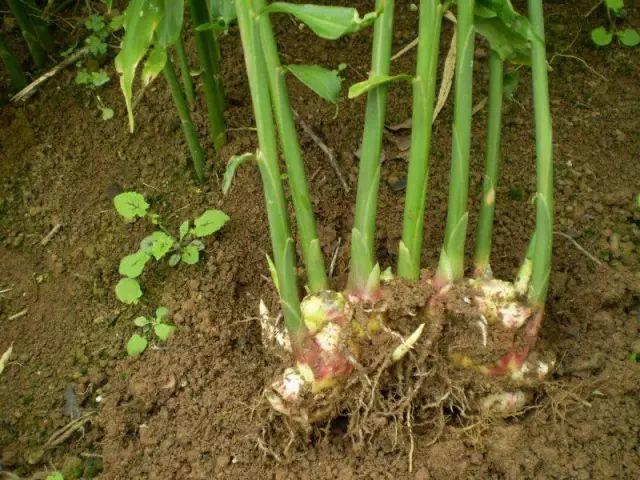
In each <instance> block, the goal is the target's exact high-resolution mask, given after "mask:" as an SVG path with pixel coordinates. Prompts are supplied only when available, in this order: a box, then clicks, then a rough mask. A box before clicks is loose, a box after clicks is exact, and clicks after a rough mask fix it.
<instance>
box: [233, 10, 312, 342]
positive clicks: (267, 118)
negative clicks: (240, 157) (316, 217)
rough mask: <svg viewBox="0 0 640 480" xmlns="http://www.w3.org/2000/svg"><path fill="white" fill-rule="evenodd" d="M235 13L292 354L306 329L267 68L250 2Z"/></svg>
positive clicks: (274, 256) (254, 13)
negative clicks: (299, 294)
mask: <svg viewBox="0 0 640 480" xmlns="http://www.w3.org/2000/svg"><path fill="white" fill-rule="evenodd" d="M236 12H237V15H238V26H239V28H240V36H241V39H242V47H243V50H244V58H245V63H246V68H247V76H248V78H249V88H250V90H251V100H252V103H253V111H254V115H255V119H256V128H257V130H258V142H259V150H258V152H257V161H258V167H259V169H260V176H261V177H262V184H263V188H264V196H265V201H266V206H267V217H268V219H269V230H270V232H271V244H272V247H273V259H274V264H275V268H276V275H277V278H278V289H279V293H280V299H281V301H282V306H283V315H284V320H285V325H286V327H287V330H288V332H289V336H290V338H291V344H292V346H293V349H294V353H295V351H296V350H299V349H300V348H301V346H302V342H303V339H304V334H305V332H306V327H305V325H304V323H303V322H302V317H301V314H300V298H299V296H298V286H297V279H296V268H295V249H294V247H293V240H292V238H291V230H290V227H289V217H288V213H287V204H286V200H285V196H284V190H283V187H282V179H281V175H280V168H279V166H278V147H277V143H276V132H275V128H274V124H273V114H272V110H271V98H270V94H269V85H268V82H266V81H265V79H266V78H268V72H267V66H266V64H265V61H264V56H263V52H262V41H261V38H260V36H259V32H258V31H257V28H256V18H255V15H256V11H255V10H254V8H253V5H252V2H251V0H236Z"/></svg>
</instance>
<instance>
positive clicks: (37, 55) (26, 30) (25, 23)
mask: <svg viewBox="0 0 640 480" xmlns="http://www.w3.org/2000/svg"><path fill="white" fill-rule="evenodd" d="M7 5H9V9H11V12H12V13H13V16H14V17H15V19H16V23H17V24H18V27H20V31H21V32H22V36H23V37H24V39H25V41H26V42H27V46H28V47H29V53H31V57H32V58H33V63H34V64H35V66H36V68H42V67H43V66H44V64H45V63H46V61H47V54H46V52H45V50H44V46H43V45H42V44H41V42H40V40H39V38H38V33H37V32H36V28H35V26H34V24H33V21H32V19H31V17H30V16H29V14H28V12H27V11H26V9H25V5H24V4H23V3H22V2H21V0H7Z"/></svg>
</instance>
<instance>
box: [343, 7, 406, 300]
mask: <svg viewBox="0 0 640 480" xmlns="http://www.w3.org/2000/svg"><path fill="white" fill-rule="evenodd" d="M394 4H395V2H394V0H376V10H378V11H381V12H382V13H381V14H380V15H379V16H378V18H377V19H376V21H375V24H374V27H373V50H372V55H371V57H372V58H371V73H370V74H371V75H372V76H374V75H388V74H389V66H390V63H391V40H392V37H393V14H394V11H393V10H394ZM387 94H388V86H387V85H380V86H378V87H375V88H374V89H372V90H371V91H370V92H369V93H368V95H367V108H366V113H365V121H364V134H363V138H362V148H361V155H360V167H359V173H358V187H357V193H356V208H355V216H354V221H353V230H352V232H351V265H350V272H349V282H348V286H347V288H348V290H349V291H350V292H351V293H352V294H355V295H359V296H364V297H366V296H369V295H371V294H372V293H374V292H371V291H368V290H370V288H371V287H370V286H368V283H369V282H368V280H369V277H370V276H371V273H372V272H373V270H374V266H375V263H376V261H375V251H374V250H375V229H376V210H377V202H378V186H379V183H380V153H381V150H382V135H383V133H384V119H385V113H386V107H387Z"/></svg>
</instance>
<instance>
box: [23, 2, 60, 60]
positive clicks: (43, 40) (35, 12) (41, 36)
mask: <svg viewBox="0 0 640 480" xmlns="http://www.w3.org/2000/svg"><path fill="white" fill-rule="evenodd" d="M20 1H22V3H23V4H24V7H25V11H26V12H27V14H28V15H29V17H30V18H31V21H32V23H33V28H34V29H35V32H36V35H37V36H38V42H39V43H40V46H41V47H42V48H43V49H44V50H45V51H46V52H50V51H51V50H53V46H54V45H53V39H52V38H51V34H50V33H49V25H48V22H47V20H46V19H45V18H44V16H43V11H42V10H41V9H40V8H39V7H38V5H37V4H36V2H35V0H20Z"/></svg>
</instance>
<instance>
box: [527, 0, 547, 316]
mask: <svg viewBox="0 0 640 480" xmlns="http://www.w3.org/2000/svg"><path fill="white" fill-rule="evenodd" d="M529 20H530V22H531V28H532V29H533V38H532V41H531V43H532V46H531V69H532V74H533V103H534V112H535V127H536V189H537V193H536V232H535V237H536V241H535V248H534V252H533V257H532V261H533V272H532V275H531V285H530V288H529V295H528V296H529V301H530V302H531V303H532V304H534V305H536V306H537V307H540V308H541V307H543V306H544V303H545V301H546V298H547V290H548V288H549V274H550V271H551V253H552V243H553V143H552V141H553V131H552V124H551V110H550V106H549V82H548V77H547V58H546V47H545V41H544V38H545V37H544V15H543V8H542V0H529Z"/></svg>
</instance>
